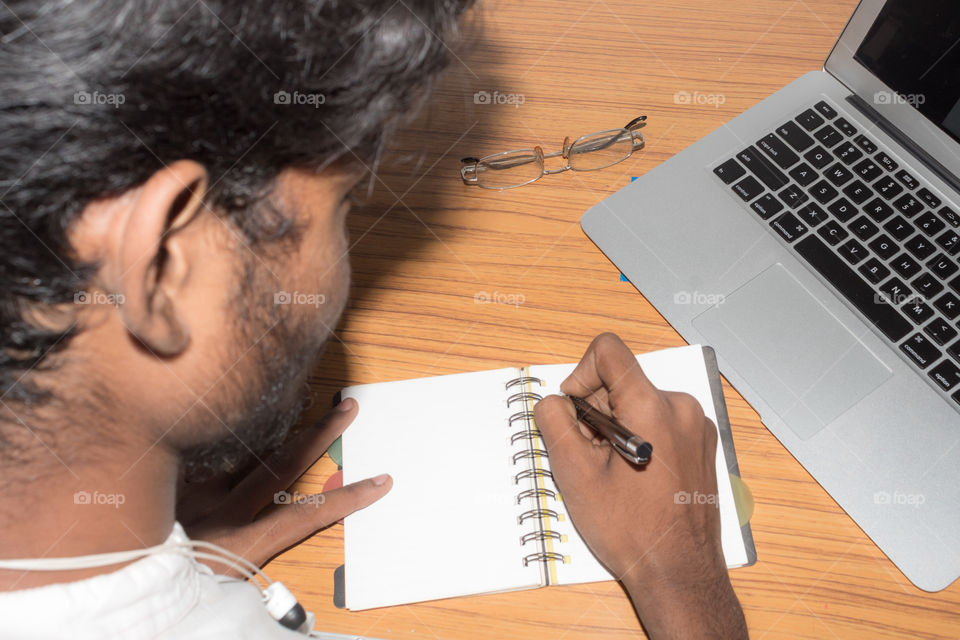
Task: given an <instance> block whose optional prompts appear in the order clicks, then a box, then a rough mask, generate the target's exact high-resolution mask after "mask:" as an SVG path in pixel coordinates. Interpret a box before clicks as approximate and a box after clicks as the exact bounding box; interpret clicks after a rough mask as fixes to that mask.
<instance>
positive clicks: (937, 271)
mask: <svg viewBox="0 0 960 640" xmlns="http://www.w3.org/2000/svg"><path fill="white" fill-rule="evenodd" d="M927 268H928V269H930V271H932V272H933V275H935V276H937V277H938V278H939V279H941V280H944V281H946V279H947V278H949V277H950V276H952V275H953V274H955V273H956V272H957V264H956V263H955V262H954V261H953V260H951V259H950V258H948V257H947V256H945V255H943V254H942V253H938V254H937V255H936V256H935V257H934V258H933V260H931V261H930V262H928V263H927Z"/></svg>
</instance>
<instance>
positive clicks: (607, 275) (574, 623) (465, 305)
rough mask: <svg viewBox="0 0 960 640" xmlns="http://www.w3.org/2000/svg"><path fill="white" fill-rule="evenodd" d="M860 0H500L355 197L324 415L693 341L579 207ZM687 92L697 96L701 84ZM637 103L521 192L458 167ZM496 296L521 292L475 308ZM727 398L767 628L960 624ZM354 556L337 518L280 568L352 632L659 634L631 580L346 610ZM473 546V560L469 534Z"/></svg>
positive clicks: (696, 126) (326, 370)
mask: <svg viewBox="0 0 960 640" xmlns="http://www.w3.org/2000/svg"><path fill="white" fill-rule="evenodd" d="M855 4H856V2H855V1H854V0H840V1H838V0H740V1H739V2H730V1H729V0H722V1H720V0H668V1H665V2H657V3H638V2H635V1H631V0H582V1H580V2H573V1H572V0H552V1H548V0H532V1H531V0H526V1H525V2H505V1H500V2H486V3H484V4H483V6H482V7H481V14H482V15H481V17H480V18H479V19H478V20H474V23H475V26H479V27H482V31H480V32H478V33H477V32H475V33H474V35H472V36H471V37H470V43H469V46H468V49H467V50H466V51H459V52H458V59H456V60H454V62H453V65H452V67H451V69H450V73H449V74H448V75H447V76H446V77H445V78H444V79H443V80H442V82H440V83H439V84H438V85H437V87H436V90H435V93H434V94H433V96H432V97H431V98H430V99H429V101H428V102H427V104H426V110H425V111H424V112H423V114H422V117H420V118H419V119H418V120H417V121H416V122H414V123H413V124H411V125H410V126H409V127H407V128H406V129H405V130H404V131H403V132H402V133H401V134H400V135H399V136H398V137H397V138H396V139H395V140H394V142H393V143H392V147H391V151H390V152H389V153H387V154H385V155H384V160H383V162H382V164H381V166H380V168H379V170H378V176H379V180H378V181H375V182H374V185H373V191H372V193H371V195H370V198H369V203H368V204H365V205H364V206H362V207H359V208H357V209H356V211H355V212H354V213H352V214H351V218H350V222H349V225H350V228H351V232H352V238H353V242H354V245H353V249H352V260H353V267H354V292H353V299H352V303H351V305H350V307H349V308H348V310H347V313H346V316H345V318H344V320H343V323H342V325H341V327H340V329H339V331H338V333H337V338H336V339H335V340H334V341H333V342H332V343H331V344H330V346H329V349H328V352H327V356H326V357H325V360H324V362H323V365H322V367H321V368H320V369H319V370H318V371H317V373H316V375H315V377H314V380H313V383H314V388H315V390H316V397H317V402H316V404H315V406H314V407H313V408H312V409H311V410H309V412H308V414H309V416H308V417H313V416H319V415H321V414H322V413H323V412H324V409H325V406H328V403H329V401H330V397H331V395H332V394H333V393H334V392H335V391H336V390H337V389H339V388H341V387H343V386H345V385H347V384H356V383H365V382H376V381H388V380H398V379H403V378H411V377H418V376H429V375H439V374H446V373H455V372H463V371H474V370H480V369H488V368H496V367H504V366H514V365H521V364H529V363H560V362H573V361H576V360H578V359H579V357H580V355H581V354H582V352H583V350H584V348H585V347H586V346H587V344H588V343H589V341H590V339H591V338H592V337H593V336H594V335H596V334H597V333H600V332H602V331H614V332H616V333H618V334H619V335H620V336H621V337H623V339H624V340H625V341H626V342H627V343H628V344H629V345H630V346H631V347H632V348H633V349H634V350H635V351H637V352H641V351H648V350H653V349H659V348H663V347H669V346H677V345H681V344H683V340H682V339H681V338H680V336H679V335H678V334H677V333H676V332H675V331H674V330H673V329H672V328H671V327H670V326H669V325H668V324H667V323H666V322H665V321H664V320H663V318H661V317H660V315H659V314H658V313H657V312H656V310H655V309H654V308H653V307H652V306H651V305H650V304H649V303H647V302H646V300H645V299H644V298H643V297H642V296H641V295H640V294H639V293H637V291H636V290H635V289H634V288H633V286H631V285H630V284H629V283H626V282H620V281H619V277H618V272H617V270H616V268H615V267H613V266H612V265H611V264H610V263H609V262H608V261H607V260H606V259H605V258H604V257H603V255H602V254H601V253H600V251H598V250H597V249H596V248H595V247H594V245H593V244H592V243H591V242H590V241H589V240H588V239H587V238H586V236H585V235H584V234H583V232H582V231H581V230H580V227H579V219H580V215H581V214H582V213H583V212H584V211H585V210H586V209H587V208H589V207H590V206H591V205H593V204H594V203H596V202H598V201H599V200H601V199H602V198H604V197H606V196H607V195H609V194H611V193H613V192H614V191H615V190H617V189H619V188H620V187H622V186H624V185H625V184H626V183H627V182H628V180H629V179H630V176H635V175H641V174H643V173H644V172H645V171H647V170H649V169H650V168H652V167H654V166H656V165H657V164H659V163H661V162H663V161H664V160H666V159H667V158H669V157H670V156H671V155H673V154H675V153H677V152H678V151H680V150H682V149H683V148H684V147H686V146H687V145H689V144H690V143H692V142H694V141H695V140H697V139H698V138H700V137H701V136H703V135H705V134H707V133H709V132H710V131H711V130H713V129H714V128H716V127H718V126H719V125H721V124H722V123H724V122H726V121H727V120H729V119H731V118H732V117H734V116H735V115H737V114H739V113H741V112H742V111H744V110H745V109H747V108H749V107H750V106H751V105H753V104H754V103H756V102H757V101H759V100H760V99H762V98H764V97H765V96H767V95H768V94H770V93H771V92H773V91H775V90H777V89H778V88H780V87H781V86H783V85H784V84H786V83H788V82H790V81H791V80H793V79H794V78H796V77H797V76H799V75H801V74H802V73H804V72H806V71H809V70H811V69H816V68H819V67H820V66H821V65H822V63H823V60H824V59H825V58H826V56H827V53H828V52H829V50H830V48H831V46H832V45H833V43H834V41H835V39H836V38H837V36H838V34H839V33H840V31H841V29H842V28H843V25H844V23H845V22H846V20H847V18H848V16H849V14H850V13H851V11H852V10H853V8H854V6H855ZM481 91H485V92H488V94H490V97H491V100H490V101H489V102H488V103H486V104H484V102H485V101H484V99H483V94H480V95H479V99H475V94H477V92H481ZM494 92H498V94H497V97H494V96H493V93H494ZM678 92H686V94H690V95H691V96H695V97H694V98H693V99H691V100H689V101H686V100H684V96H685V95H686V94H683V93H680V94H678ZM504 96H506V97H504ZM500 102H502V103H500ZM521 102H522V104H520V103H521ZM641 113H645V114H647V115H648V116H649V124H648V126H647V127H646V129H645V134H646V137H647V149H646V150H645V151H643V152H641V153H640V154H639V155H638V156H635V157H633V158H631V159H629V160H627V161H626V162H624V163H622V164H619V165H616V166H614V167H611V168H609V169H606V170H603V171H599V172H594V173H585V174H573V173H571V172H567V173H564V174H561V175H554V176H547V177H544V178H543V179H542V180H541V181H540V182H537V183H534V184H532V185H528V186H525V187H522V188H519V189H515V190H512V191H506V192H491V191H486V190H481V189H477V188H470V187H466V186H464V185H463V184H461V182H460V180H459V177H458V168H459V162H458V161H459V158H461V157H463V156H467V155H485V154H488V153H493V152H497V151H504V150H508V149H517V148H524V147H530V146H533V145H534V144H540V145H542V146H543V148H544V150H545V151H551V150H554V149H557V148H559V146H560V144H561V143H562V141H563V138H564V136H566V135H570V136H572V137H576V136H579V135H582V134H585V133H590V132H593V131H598V130H602V129H608V128H615V127H619V126H622V125H624V124H625V123H626V122H627V121H629V120H630V119H632V118H633V117H634V116H636V115H638V114H641ZM677 195H678V197H683V194H682V193H678V194H677ZM483 296H487V297H489V298H493V299H500V300H502V301H504V302H506V301H507V300H508V299H509V300H510V301H514V302H518V304H496V303H492V304H482V303H479V302H478V301H477V299H478V298H482V297H483ZM508 296H512V298H508ZM726 392H727V396H726V397H727V403H728V405H729V409H730V418H731V422H732V425H733V434H734V437H735V440H736V445H737V451H738V452H739V458H740V468H741V470H742V472H743V477H744V479H745V481H746V482H747V484H748V485H749V487H750V488H751V489H752V491H753V494H754V496H755V498H756V511H755V514H754V516H753V520H752V527H753V534H754V537H755V540H756V545H757V549H758V553H759V562H758V563H757V564H756V565H755V566H753V567H750V568H744V569H738V570H734V571H733V572H732V579H733V584H734V587H735V588H736V591H737V594H738V595H739V597H740V600H741V602H742V603H743V608H744V611H745V613H746V617H747V621H748V623H749V626H750V630H751V634H752V636H753V637H754V638H835V637H836V638H856V637H864V638H894V637H897V638H902V637H922V638H948V637H950V638H955V637H958V636H960V583H955V584H954V585H953V586H952V587H950V588H949V589H947V590H945V591H943V592H940V593H935V594H928V593H924V592H922V591H920V590H918V589H917V588H915V587H914V586H913V585H911V584H910V583H909V582H908V581H907V580H906V578H904V577H903V575H901V574H900V573H899V572H898V570H897V569H896V568H895V567H894V566H893V564H891V563H890V561H889V560H887V559H886V558H885V557H884V556H883V554H882V553H881V552H880V551H879V550H878V549H877V547H876V546H874V545H873V543H871V542H870V540H869V539H868V538H867V537H866V536H865V535H864V534H863V532H861V531H860V529H859V528H858V527H857V526H856V524H854V522H853V521H852V520H851V519H850V518H849V517H848V516H847V515H846V514H844V512H843V511H841V509H840V508H839V507H838V506H837V505H836V504H835V503H834V501H833V500H832V499H831V498H830V497H829V496H828V495H827V494H826V493H825V492H824V491H823V489H821V488H820V486H819V485H818V484H817V483H816V482H815V481H814V480H813V479H812V478H811V477H810V475H809V474H807V472H806V471H805V470H804V469H803V468H802V467H801V466H800V465H799V464H798V463H797V462H796V461H795V460H794V459H793V458H792V457H791V456H790V454H789V453H788V452H787V451H786V450H785V449H784V448H783V447H782V446H781V445H780V444H779V442H778V441H777V440H776V439H775V438H774V437H773V436H772V435H771V434H770V433H769V432H768V431H767V430H766V429H765V428H764V426H763V425H762V424H761V423H760V420H759V418H758V416H757V414H756V413H755V412H754V411H753V410H752V409H751V408H750V407H749V405H747V404H746V402H744V400H743V399H742V398H741V397H740V396H739V395H738V394H737V392H736V391H734V390H733V389H732V388H730V387H729V386H728V387H727V388H726ZM425 464H429V462H428V461H425ZM335 470H336V467H335V465H334V464H333V463H332V462H331V461H330V460H329V458H326V457H325V458H324V459H323V460H321V461H320V462H319V463H318V464H317V465H316V466H315V467H314V468H313V469H312V470H311V471H310V472H309V473H308V474H307V475H306V476H305V477H304V478H303V480H301V482H300V484H299V485H298V488H299V490H301V491H307V490H319V489H320V488H321V487H322V485H323V482H324V480H325V479H326V478H327V477H328V476H329V475H330V474H331V473H332V472H334V471H335ZM438 508H442V505H438ZM398 526H402V525H398ZM342 562H343V528H342V527H341V526H339V525H337V526H333V527H331V528H329V529H328V530H326V531H324V532H322V533H320V534H318V535H316V536H315V537H314V538H312V539H311V540H308V541H307V542H305V543H304V544H302V545H300V546H298V547H296V548H294V549H291V550H290V551H288V552H287V553H285V554H283V555H282V556H280V557H279V558H277V559H276V560H274V561H273V562H272V563H271V564H270V566H269V568H268V571H269V573H270V574H271V575H272V577H274V578H275V579H281V580H283V581H285V582H286V583H287V585H288V586H289V587H290V588H291V589H292V591H293V592H294V593H296V594H297V595H298V597H299V598H300V601H301V602H302V603H303V604H304V605H305V606H306V607H307V608H308V609H309V610H312V611H314V612H315V613H317V615H318V627H319V628H322V629H325V630H329V631H336V632H340V633H356V634H365V635H369V636H374V637H378V638H442V639H455V638H464V639H466V638H470V639H476V638H491V639H492V638H497V639H500V638H515V639H525V638H531V639H532V638H538V639H539V638H553V639H560V638H564V639H567V640H579V639H586V638H604V639H608V638H609V639H614V638H622V639H626V638H637V637H642V636H643V632H642V631H641V630H640V625H639V623H638V621H637V618H636V616H635V615H634V613H633V610H632V608H631V605H630V602H629V601H628V599H627V597H626V595H625V593H624V592H623V590H622V589H621V588H620V586H619V585H618V584H617V583H615V582H608V583H599V584H591V585H583V586H575V587H551V588H548V589H538V590H533V591H526V592H520V593H511V594H502V595H488V596H478V597H472V598H457V599H451V600H445V601H438V602H428V603H423V604H416V605H412V606H404V607H393V608H387V609H380V610H372V611H366V612H349V611H345V610H338V609H335V608H334V606H333V603H332V594H333V571H334V569H335V568H336V567H337V566H338V565H340V564H341V563H342ZM457 562H462V563H465V564H469V563H470V553H469V549H465V550H464V554H463V556H462V557H461V558H459V559H457Z"/></svg>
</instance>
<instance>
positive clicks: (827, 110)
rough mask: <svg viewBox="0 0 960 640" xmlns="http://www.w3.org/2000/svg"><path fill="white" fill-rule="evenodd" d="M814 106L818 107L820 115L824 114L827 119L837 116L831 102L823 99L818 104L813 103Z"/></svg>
mask: <svg viewBox="0 0 960 640" xmlns="http://www.w3.org/2000/svg"><path fill="white" fill-rule="evenodd" d="M813 108H814V109H816V110H817V111H818V112H819V113H820V115H822V116H823V117H824V118H826V119H827V120H833V119H834V118H836V117H837V112H836V110H834V108H833V107H831V106H830V105H829V104H827V103H826V102H824V101H823V100H821V101H820V102H818V103H817V104H815V105H813Z"/></svg>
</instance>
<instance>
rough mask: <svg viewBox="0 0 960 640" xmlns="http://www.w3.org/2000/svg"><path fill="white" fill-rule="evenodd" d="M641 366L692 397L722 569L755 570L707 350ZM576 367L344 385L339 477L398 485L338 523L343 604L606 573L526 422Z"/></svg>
mask: <svg viewBox="0 0 960 640" xmlns="http://www.w3.org/2000/svg"><path fill="white" fill-rule="evenodd" d="M637 360H638V362H639V363H640V364H641V366H642V367H643V369H644V371H645V372H646V374H647V376H648V377H649V378H650V380H651V381H652V382H653V383H654V384H655V385H656V386H658V387H659V388H661V389H665V390H671V391H685V392H687V393H690V394H691V395H693V396H694V397H695V398H697V400H699V401H700V404H701V405H702V406H703V409H704V413H705V414H706V416H707V417H708V418H710V419H711V420H713V422H714V424H717V425H719V436H720V437H719V440H718V441H719V443H720V446H718V447H717V479H718V489H719V493H718V496H719V499H718V503H719V509H720V516H721V527H722V542H723V553H724V557H725V559H726V562H727V565H728V566H729V567H738V566H744V565H748V564H752V563H753V562H754V561H755V560H756V553H755V550H754V547H753V539H752V537H751V535H750V528H749V524H746V525H744V526H743V527H741V526H740V523H739V521H738V517H737V509H736V504H735V502H734V498H733V491H732V488H731V483H730V477H729V474H730V473H734V474H738V471H737V465H736V455H735V452H734V449H733V440H732V438H731V437H730V428H729V422H728V420H727V416H726V407H725V405H724V402H723V393H722V390H721V388H720V378H719V373H718V372H717V368H716V359H715V358H714V357H713V351H712V349H709V348H702V347H700V346H689V347H679V348H675V349H666V350H663V351H657V352H653V353H647V354H643V355H640V356H637ZM574 366H575V365H574V364H561V365H538V366H529V367H522V368H507V369H496V370H492V371H480V372H474V373H461V374H453V375H445V376H437V377H431V378H419V379H415V380H403V381H399V382H386V383H376V384H367V385H359V386H354V387H348V388H346V389H344V390H343V391H342V395H343V397H353V398H356V399H357V401H358V402H359V403H360V412H359V414H358V416H357V418H356V420H355V421H354V423H353V424H352V425H351V426H350V428H348V429H347V430H346V432H344V434H343V480H344V483H349V482H355V481H357V480H362V479H364V478H368V477H371V476H373V475H376V474H379V473H384V472H388V473H390V474H391V475H392V476H393V481H394V485H393V489H392V490H391V491H390V493H388V494H387V495H386V496H385V497H384V498H382V499H381V500H380V501H378V502H376V503H375V504H373V505H371V506H369V507H367V508H366V509H363V510H361V511H358V512H357V513H354V514H352V515H350V516H348V517H347V518H346V521H345V530H344V547H345V571H344V574H343V575H344V581H345V585H344V588H345V604H346V607H347V608H349V609H352V610H360V609H370V608H374V607H384V606H390V605H398V604H406V603H411V602H420V601H424V600H435V599H440V598H449V597H455V596H466V595H474V594H482V593H496V592H504V591H514V590H520V589H532V588H536V587H542V586H547V585H553V584H578V583H584V582H597V581H603V580H612V579H614V577H613V576H612V575H611V574H610V573H609V572H608V571H607V569H606V568H604V567H603V565H601V564H600V562H599V561H598V560H597V559H596V558H595V557H594V555H593V554H592V553H591V552H590V550H589V549H588V548H587V545H586V544H585V543H584V541H583V540H582V539H581V538H580V536H579V534H578V533H577V530H576V528H575V526H574V523H573V522H572V521H571V519H570V517H569V515H568V514H567V513H566V510H565V509H564V505H563V496H561V495H560V494H559V492H558V490H557V487H556V485H555V484H554V483H553V479H552V475H551V472H550V461H549V458H548V457H547V453H546V450H545V446H544V444H543V442H542V441H541V439H540V436H539V431H538V430H537V426H536V422H535V420H534V416H533V405H534V404H535V403H536V401H537V400H538V399H539V398H541V397H543V396H545V395H548V394H555V393H559V392H560V383H561V382H562V381H563V380H564V379H565V378H566V377H567V376H568V375H569V374H570V372H571V371H573V368H574ZM640 435H644V434H640ZM653 446H654V456H656V442H653ZM677 499H678V500H679V501H681V502H682V501H683V500H685V499H687V498H685V497H683V496H680V497H678V498H677ZM689 499H690V500H696V499H698V498H697V497H696V496H691V497H689Z"/></svg>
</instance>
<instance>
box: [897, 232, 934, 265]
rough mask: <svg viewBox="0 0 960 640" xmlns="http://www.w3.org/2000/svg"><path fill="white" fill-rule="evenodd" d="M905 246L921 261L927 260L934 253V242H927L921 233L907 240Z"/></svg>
mask: <svg viewBox="0 0 960 640" xmlns="http://www.w3.org/2000/svg"><path fill="white" fill-rule="evenodd" d="M903 246H905V247H906V248H907V251H909V252H910V253H912V254H913V255H914V256H916V257H917V258H918V259H920V260H926V259H927V258H929V257H930V255H931V254H932V253H933V252H934V248H933V242H931V241H930V240H927V239H926V238H924V237H923V236H922V235H920V234H919V233H918V234H917V235H915V236H913V237H912V238H910V239H909V240H907V241H906V242H905V243H904V245H903Z"/></svg>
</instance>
